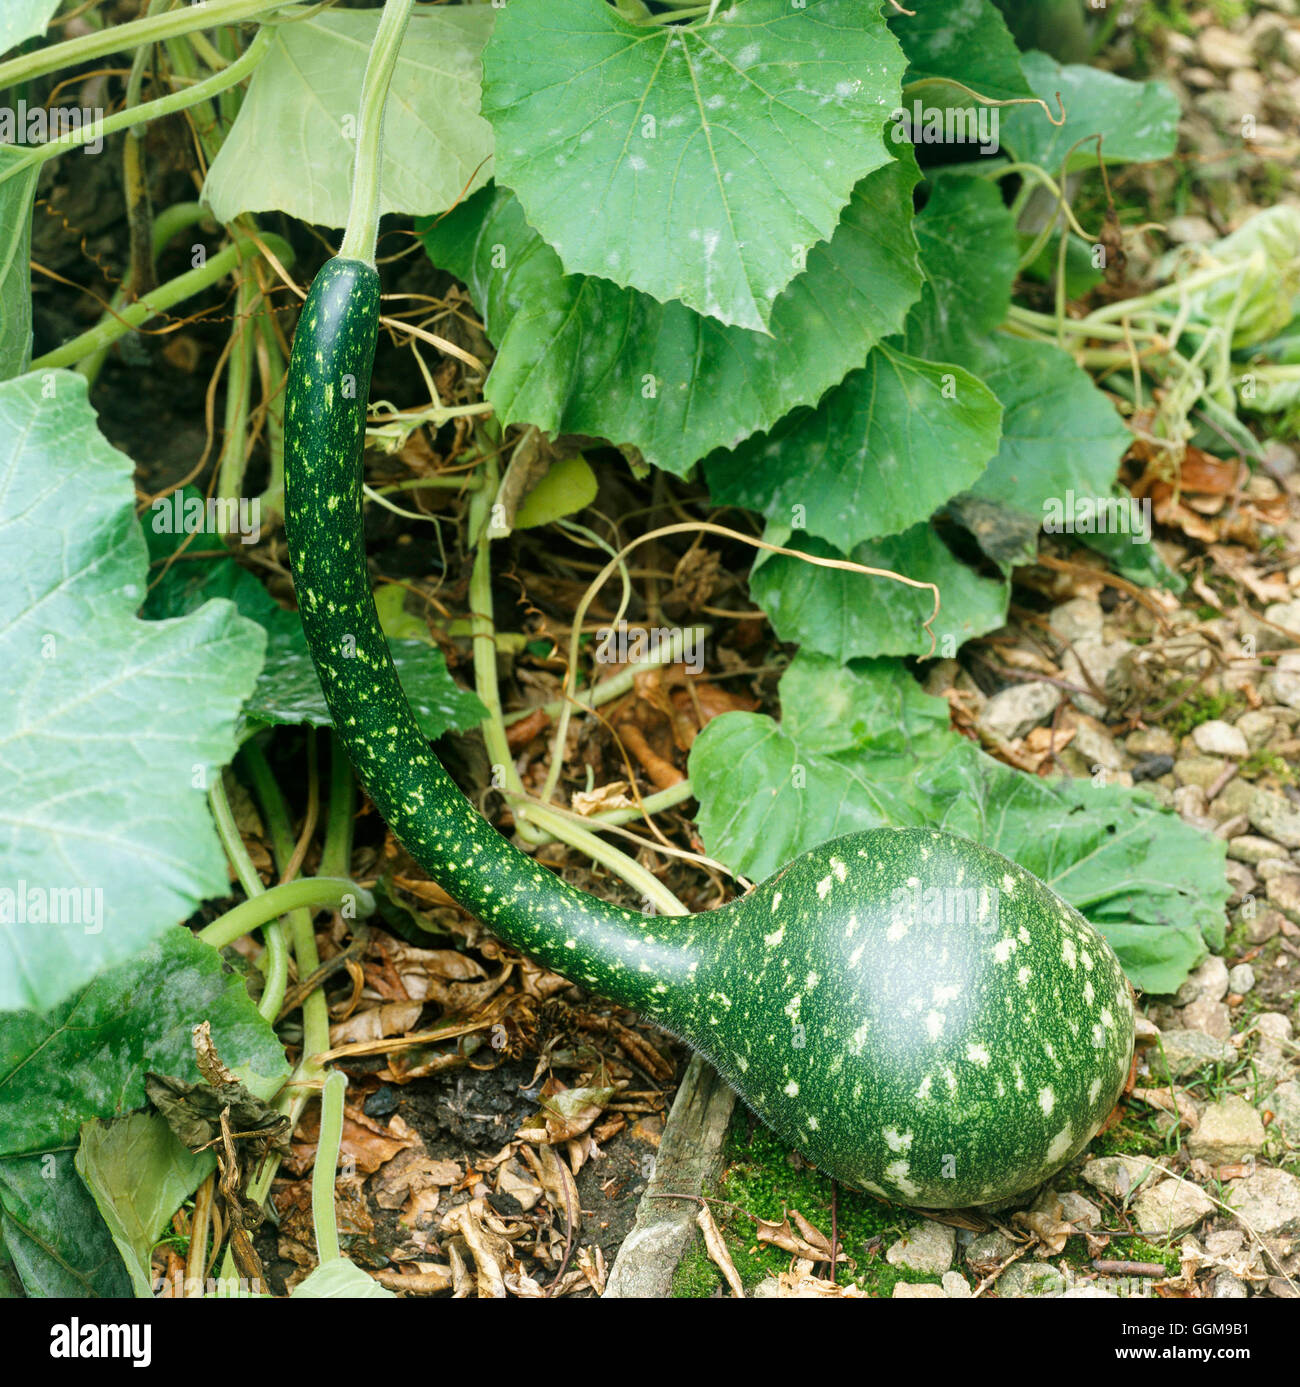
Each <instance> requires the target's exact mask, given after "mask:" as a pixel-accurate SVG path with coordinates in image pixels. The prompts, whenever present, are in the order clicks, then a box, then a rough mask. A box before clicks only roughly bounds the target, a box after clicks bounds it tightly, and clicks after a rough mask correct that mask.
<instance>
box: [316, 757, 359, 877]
mask: <svg viewBox="0 0 1300 1387" xmlns="http://www.w3.org/2000/svg"><path fill="white" fill-rule="evenodd" d="M352 801H353V795H352V764H351V762H350V761H349V760H348V754H347V752H346V751H345V750H344V749H343V743H342V742H341V741H339V738H338V734H337V733H336V732H333V731H331V733H330V802H329V810H328V812H327V816H326V819H325V845H324V846H323V847H322V848H321V854H320V870H321V873H322V875H324V876H338V877H342V876H347V875H348V873H349V871H351V869H352Z"/></svg>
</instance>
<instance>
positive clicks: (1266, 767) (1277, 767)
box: [1241, 749, 1296, 785]
mask: <svg viewBox="0 0 1300 1387" xmlns="http://www.w3.org/2000/svg"><path fill="white" fill-rule="evenodd" d="M1241 774H1242V777H1243V778H1244V779H1246V780H1260V779H1262V778H1263V777H1264V776H1266V775H1271V776H1273V777H1274V778H1275V779H1277V780H1280V781H1281V782H1282V783H1283V784H1284V785H1289V784H1292V783H1293V782H1294V781H1295V779H1296V773H1295V769H1294V767H1292V766H1290V765H1288V764H1287V762H1286V761H1285V760H1284V759H1283V758H1282V757H1281V756H1279V755H1278V754H1277V752H1276V751H1269V750H1267V749H1265V750H1262V751H1254V752H1252V753H1251V754H1250V755H1249V756H1248V757H1246V759H1245V760H1244V761H1243V762H1242V763H1241Z"/></svg>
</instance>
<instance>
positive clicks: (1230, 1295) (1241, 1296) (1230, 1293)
mask: <svg viewBox="0 0 1300 1387" xmlns="http://www.w3.org/2000/svg"><path fill="white" fill-rule="evenodd" d="M1246 1295H1247V1291H1246V1283H1245V1282H1244V1281H1242V1280H1241V1279H1240V1278H1239V1277H1236V1276H1233V1274H1232V1273H1231V1272H1230V1271H1221V1272H1220V1273H1219V1274H1218V1276H1216V1277H1215V1278H1214V1296H1213V1298H1214V1299H1215V1300H1245V1299H1246Z"/></svg>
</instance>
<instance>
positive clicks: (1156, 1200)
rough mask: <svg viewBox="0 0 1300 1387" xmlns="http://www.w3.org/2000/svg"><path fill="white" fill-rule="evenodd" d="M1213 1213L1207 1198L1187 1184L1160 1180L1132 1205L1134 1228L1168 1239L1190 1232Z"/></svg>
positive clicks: (1212, 1207) (1202, 1191)
mask: <svg viewBox="0 0 1300 1387" xmlns="http://www.w3.org/2000/svg"><path fill="white" fill-rule="evenodd" d="M1214 1211H1215V1206H1214V1201H1213V1200H1212V1199H1211V1198H1210V1197H1209V1195H1208V1194H1206V1193H1205V1191H1204V1190H1203V1189H1201V1188H1200V1186H1199V1185H1193V1184H1192V1183H1191V1182H1190V1181H1187V1180H1161V1182H1160V1183H1159V1184H1158V1185H1153V1186H1152V1187H1151V1188H1150V1189H1146V1190H1143V1191H1142V1193H1141V1194H1139V1195H1138V1197H1137V1198H1136V1199H1135V1200H1134V1201H1133V1216H1134V1219H1135V1220H1136V1226H1137V1227H1139V1228H1150V1229H1159V1230H1160V1231H1161V1232H1162V1233H1164V1234H1165V1235H1166V1236H1168V1237H1171V1238H1178V1237H1181V1236H1182V1235H1183V1234H1184V1233H1190V1232H1192V1230H1193V1229H1195V1228H1198V1227H1199V1226H1200V1225H1201V1224H1202V1223H1203V1222H1204V1221H1205V1220H1206V1219H1207V1218H1209V1217H1210V1215H1211V1214H1213V1213H1214Z"/></svg>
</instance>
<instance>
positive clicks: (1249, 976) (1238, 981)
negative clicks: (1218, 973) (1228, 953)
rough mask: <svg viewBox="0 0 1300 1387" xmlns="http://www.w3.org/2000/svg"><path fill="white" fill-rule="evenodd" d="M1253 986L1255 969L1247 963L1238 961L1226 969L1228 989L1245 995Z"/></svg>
mask: <svg viewBox="0 0 1300 1387" xmlns="http://www.w3.org/2000/svg"><path fill="white" fill-rule="evenodd" d="M1254 986H1255V970H1254V969H1253V968H1252V967H1251V966H1250V964H1249V963H1239V964H1237V966H1236V967H1235V968H1230V969H1229V970H1228V991H1229V992H1235V993H1237V995H1238V996H1245V994H1246V993H1247V992H1249V991H1250V990H1251V988H1252V987H1254Z"/></svg>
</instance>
